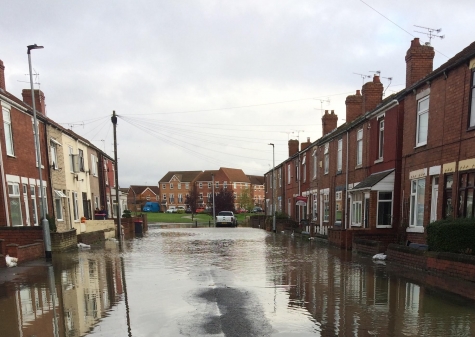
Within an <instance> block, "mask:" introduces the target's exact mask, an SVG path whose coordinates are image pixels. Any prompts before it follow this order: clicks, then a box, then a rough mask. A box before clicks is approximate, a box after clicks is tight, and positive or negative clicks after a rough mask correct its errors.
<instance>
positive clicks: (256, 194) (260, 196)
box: [238, 174, 277, 207]
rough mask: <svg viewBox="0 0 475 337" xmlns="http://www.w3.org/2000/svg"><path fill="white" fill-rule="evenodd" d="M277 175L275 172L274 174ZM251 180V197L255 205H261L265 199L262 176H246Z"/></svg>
mask: <svg viewBox="0 0 475 337" xmlns="http://www.w3.org/2000/svg"><path fill="white" fill-rule="evenodd" d="M276 176H277V174H276ZM247 177H248V178H249V181H250V182H251V189H250V191H251V197H252V200H253V201H254V205H255V206H259V207H263V206H264V200H265V188H264V177H263V176H253V175H251V176H247ZM238 198H239V196H238Z"/></svg>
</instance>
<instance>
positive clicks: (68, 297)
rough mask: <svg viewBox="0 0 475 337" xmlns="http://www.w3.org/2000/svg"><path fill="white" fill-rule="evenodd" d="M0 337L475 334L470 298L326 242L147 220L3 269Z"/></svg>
mask: <svg viewBox="0 0 475 337" xmlns="http://www.w3.org/2000/svg"><path fill="white" fill-rule="evenodd" d="M402 275H404V277H403V276H402ZM408 275H409V276H408ZM413 279H414V280H416V279H418V278H417V277H414V278H413ZM0 336H9V337H10V336H11V337H15V336H36V337H40V336H227V337H233V336H243V337H245V336H475V306H474V303H473V302H471V301H468V300H464V299H462V298H460V297H455V296H452V295H448V294H446V293H442V292H440V291H437V290H434V289H428V288H427V287H425V286H424V285H423V284H418V283H417V282H416V281H413V280H411V272H409V273H408V272H407V270H406V271H405V272H404V273H402V272H401V273H400V272H398V269H397V268H393V267H391V266H390V265H386V264H384V263H381V262H380V263H375V262H373V261H372V260H371V258H370V257H362V256H358V255H355V254H353V253H352V252H346V251H341V250H339V249H336V248H333V247H329V246H328V245H327V244H326V243H324V242H319V241H309V240H307V239H303V238H300V237H291V236H290V235H282V234H277V235H274V234H272V233H267V232H265V231H262V230H259V229H250V228H160V227H153V226H151V227H150V230H149V232H148V233H146V234H145V235H144V237H142V238H135V239H131V240H127V241H126V242H125V243H124V249H123V252H122V253H121V252H119V249H118V244H117V243H116V242H113V241H108V242H106V243H105V244H104V245H101V246H97V247H96V246H93V247H92V249H90V250H80V251H73V252H69V253H63V254H55V256H54V260H53V264H52V266H51V267H49V266H48V265H47V264H46V263H44V262H43V261H35V262H32V263H30V264H28V265H26V266H20V267H17V268H9V269H8V270H1V271H0Z"/></svg>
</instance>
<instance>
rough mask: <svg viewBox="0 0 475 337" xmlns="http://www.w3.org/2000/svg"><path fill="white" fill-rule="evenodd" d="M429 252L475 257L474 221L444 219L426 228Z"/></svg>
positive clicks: (467, 219) (470, 219) (471, 219)
mask: <svg viewBox="0 0 475 337" xmlns="http://www.w3.org/2000/svg"><path fill="white" fill-rule="evenodd" d="M427 244H428V246H429V250H431V251H436V252H451V253H463V254H472V255H475V219H473V218H461V219H444V220H439V221H435V222H432V223H430V224H429V225H428V226H427Z"/></svg>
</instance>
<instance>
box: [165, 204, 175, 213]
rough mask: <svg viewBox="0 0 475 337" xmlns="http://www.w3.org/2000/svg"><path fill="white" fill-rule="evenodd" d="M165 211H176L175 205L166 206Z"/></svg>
mask: <svg viewBox="0 0 475 337" xmlns="http://www.w3.org/2000/svg"><path fill="white" fill-rule="evenodd" d="M165 213H176V207H175V206H168V209H167V211H166V212H165Z"/></svg>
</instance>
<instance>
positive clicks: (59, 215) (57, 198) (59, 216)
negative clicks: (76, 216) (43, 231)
mask: <svg viewBox="0 0 475 337" xmlns="http://www.w3.org/2000/svg"><path fill="white" fill-rule="evenodd" d="M58 192H59V193H58ZM61 194H63V192H61V191H56V190H55V191H54V206H55V208H56V220H58V221H63V202H62V196H61Z"/></svg>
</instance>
